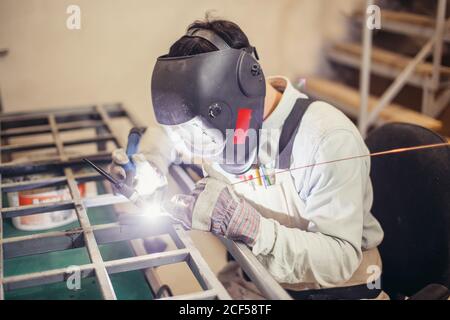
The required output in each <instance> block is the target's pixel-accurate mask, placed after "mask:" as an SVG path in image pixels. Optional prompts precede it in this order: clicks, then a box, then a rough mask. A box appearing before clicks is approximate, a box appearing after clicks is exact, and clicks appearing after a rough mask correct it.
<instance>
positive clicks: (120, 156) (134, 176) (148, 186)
mask: <svg viewBox="0 0 450 320" xmlns="http://www.w3.org/2000/svg"><path fill="white" fill-rule="evenodd" d="M131 160H132V161H133V163H134V165H135V167H136V170H135V171H126V170H125V168H124V167H125V166H126V165H127V164H129V162H130V159H129V158H128V156H127V154H126V152H125V150H124V149H116V150H114V151H113V153H112V163H111V165H110V167H109V172H110V174H111V175H112V176H113V177H114V178H116V179H117V180H119V181H121V182H126V183H127V184H128V185H129V186H132V187H134V188H135V190H136V191H137V192H138V193H139V194H140V195H151V194H153V193H155V191H156V190H158V189H161V188H163V187H165V186H166V185H167V179H166V177H165V176H164V175H163V174H162V173H161V171H160V170H159V169H158V168H157V167H156V166H155V165H153V164H152V163H150V162H149V161H148V160H147V159H146V158H145V156H144V155H143V154H142V153H137V154H135V155H133V156H132V159H131ZM113 189H114V193H117V190H115V188H113Z"/></svg>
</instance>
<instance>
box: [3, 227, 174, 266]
mask: <svg viewBox="0 0 450 320" xmlns="http://www.w3.org/2000/svg"><path fill="white" fill-rule="evenodd" d="M171 229H172V227H171V226H170V222H168V221H158V222H156V221H149V222H148V223H145V222H144V223H140V224H136V225H120V224H119V223H108V224H101V225H94V226H92V227H91V229H90V230H92V232H93V233H94V237H95V239H96V241H97V243H98V244H107V243H113V242H121V241H129V240H134V239H141V238H147V237H153V236H159V235H163V234H168V233H169V232H170V230H171ZM83 232H84V230H83V229H82V228H75V229H71V230H65V231H52V232H45V233H38V234H32V235H26V236H20V237H10V238H5V239H3V240H2V241H1V242H0V243H2V244H3V249H4V256H5V258H7V259H10V258H15V257H21V256H27V255H36V254H42V253H46V252H53V251H62V250H67V249H75V248H81V247H83V246H85V242H84V239H83V237H82V233H83Z"/></svg>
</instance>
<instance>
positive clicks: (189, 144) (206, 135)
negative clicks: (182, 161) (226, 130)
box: [166, 116, 226, 159]
mask: <svg viewBox="0 0 450 320" xmlns="http://www.w3.org/2000/svg"><path fill="white" fill-rule="evenodd" d="M166 128H167V129H168V130H169V131H171V133H172V134H174V135H176V136H178V137H179V139H180V140H182V141H183V143H184V144H185V146H186V149H187V150H188V151H189V152H190V153H191V154H192V155H194V156H197V157H202V158H207V159H215V158H218V157H222V151H223V149H224V148H225V142H226V141H225V140H224V138H223V135H222V133H221V132H220V131H219V130H218V129H215V128H213V127H211V126H210V125H209V124H208V123H207V122H206V121H204V120H203V119H202V117H200V116H197V117H195V118H193V119H192V120H190V121H188V122H186V123H183V124H180V125H175V126H167V127H166Z"/></svg>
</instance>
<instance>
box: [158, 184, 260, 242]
mask: <svg viewBox="0 0 450 320" xmlns="http://www.w3.org/2000/svg"><path fill="white" fill-rule="evenodd" d="M166 209H167V211H168V213H169V214H170V215H172V217H173V218H174V219H175V220H177V221H179V222H181V223H182V224H183V226H184V227H185V228H187V229H195V230H201V231H210V232H212V233H213V234H215V235H219V236H224V237H226V238H228V239H231V240H235V241H242V242H244V243H245V244H247V245H249V246H250V247H252V246H253V245H254V244H255V242H256V239H257V237H258V231H259V224H260V219H261V215H260V214H259V213H258V212H257V211H256V209H254V208H253V207H252V206H250V205H249V204H248V203H247V202H246V201H245V200H243V199H240V198H238V197H237V196H236V194H235V193H234V192H233V190H232V189H231V188H230V186H228V185H227V184H226V183H224V182H222V181H219V180H217V179H214V178H206V179H203V180H201V181H200V182H199V183H198V184H197V185H196V188H195V189H194V191H193V192H192V194H191V195H189V196H186V195H176V196H175V197H174V198H173V199H172V201H171V202H170V204H169V205H168V206H167V208H166Z"/></svg>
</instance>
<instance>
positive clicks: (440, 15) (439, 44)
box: [422, 0, 447, 116]
mask: <svg viewBox="0 0 450 320" xmlns="http://www.w3.org/2000/svg"><path fill="white" fill-rule="evenodd" d="M446 7H447V0H438V8H437V13H436V29H435V39H436V40H435V42H434V52H433V73H432V76H431V88H430V89H429V90H430V93H429V95H428V99H427V101H426V104H425V105H423V106H422V112H423V113H425V114H426V115H429V116H432V115H433V114H434V109H435V102H436V93H437V90H438V88H439V82H440V79H441V73H440V69H441V65H442V50H443V45H444V42H443V37H444V33H445V15H446Z"/></svg>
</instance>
